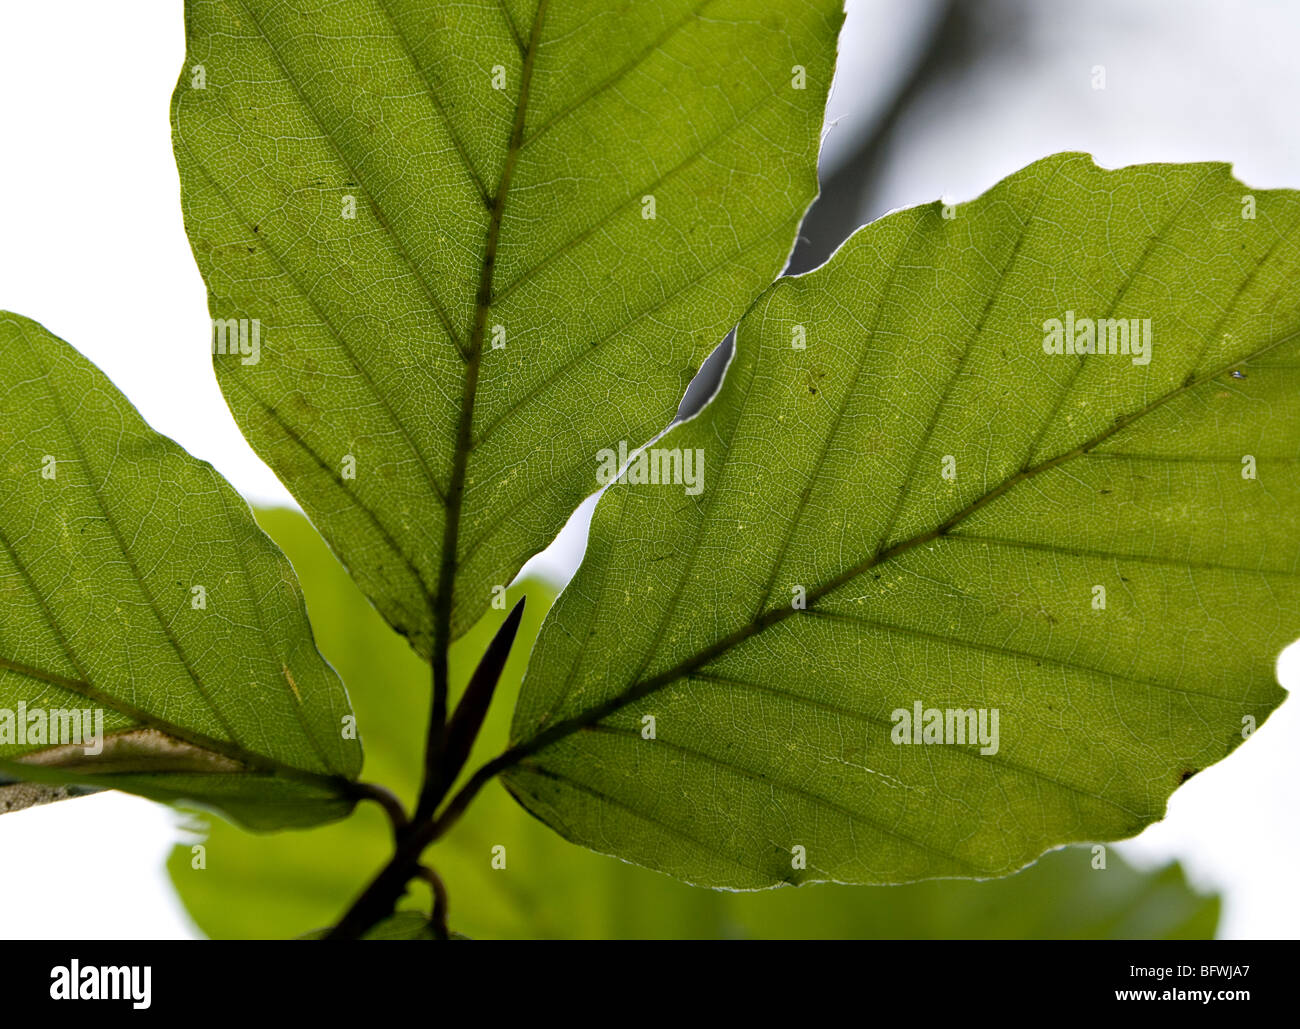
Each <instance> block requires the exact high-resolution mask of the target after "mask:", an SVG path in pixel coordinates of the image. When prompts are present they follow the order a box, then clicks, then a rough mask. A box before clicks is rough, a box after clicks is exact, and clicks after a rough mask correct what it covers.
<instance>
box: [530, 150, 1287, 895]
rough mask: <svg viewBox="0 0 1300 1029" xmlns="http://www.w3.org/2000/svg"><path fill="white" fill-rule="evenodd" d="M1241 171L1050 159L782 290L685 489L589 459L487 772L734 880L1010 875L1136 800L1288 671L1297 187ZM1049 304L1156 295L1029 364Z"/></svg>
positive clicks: (687, 441) (750, 342) (566, 813)
mask: <svg viewBox="0 0 1300 1029" xmlns="http://www.w3.org/2000/svg"><path fill="white" fill-rule="evenodd" d="M1247 192H1249V191H1247V190H1246V189H1245V188H1244V187H1242V186H1241V185H1240V184H1239V183H1236V182H1235V181H1234V180H1232V178H1231V175H1230V173H1229V171H1228V170H1227V168H1226V167H1225V166H1221V165H1193V166H1178V165H1147V166H1138V167H1135V168H1128V169H1121V170H1118V171H1104V170H1102V169H1099V168H1097V167H1096V166H1095V165H1092V164H1091V162H1090V161H1089V160H1088V159H1087V158H1086V157H1085V156H1083V155H1069V154H1066V155H1058V156H1057V157H1054V158H1048V159H1046V160H1044V161H1042V162H1039V163H1038V164H1036V165H1033V166H1030V168H1028V169H1025V170H1024V171H1022V172H1020V173H1017V174H1016V175H1014V176H1011V177H1010V178H1009V179H1007V180H1004V182H1002V183H1000V184H999V185H998V186H996V187H994V189H993V190H991V191H990V192H989V193H987V194H985V196H983V197H981V198H979V199H978V200H976V201H973V202H972V203H971V204H968V205H964V206H963V207H962V208H959V209H958V212H957V217H956V218H955V219H951V218H948V217H945V215H944V213H943V209H942V208H941V207H940V206H939V205H931V206H929V207H924V208H916V209H913V210H910V211H903V212H899V213H896V214H894V215H891V216H889V217H887V218H885V219H882V220H881V221H880V222H877V223H875V224H874V225H871V226H868V227H867V228H865V229H863V230H860V232H859V233H858V234H856V235H855V236H854V237H853V239H852V240H850V242H849V243H848V244H846V245H845V247H844V248H842V249H841V251H840V252H839V253H838V254H837V255H836V257H835V258H834V259H833V260H832V261H831V262H829V263H828V264H827V265H826V266H824V267H823V268H822V269H819V270H818V271H817V272H813V273H810V274H809V275H806V276H800V277H796V278H793V279H785V280H781V281H780V282H779V283H778V284H777V285H776V286H774V287H773V288H772V289H771V290H770V291H769V292H768V294H767V295H766V296H765V297H764V298H763V299H762V300H760V301H759V302H758V303H757V304H756V305H755V308H754V309H753V310H752V311H751V313H750V314H749V315H748V316H747V318H746V320H745V322H743V323H742V326H741V329H740V331H739V333H738V342H737V356H736V358H735V359H734V361H733V365H732V367H731V369H730V370H729V372H728V379H727V381H726V383H724V386H723V390H722V392H720V394H719V395H718V397H717V398H715V400H714V402H713V403H712V404H711V405H710V407H709V408H708V409H706V410H705V411H704V412H703V413H702V414H701V415H700V416H699V417H697V418H696V419H695V420H694V421H693V422H690V423H686V424H684V425H682V426H680V427H678V428H676V429H674V430H673V431H672V432H671V433H670V434H669V435H668V436H667V437H665V438H664V440H662V441H661V445H662V447H663V449H664V450H665V451H671V450H673V449H675V448H676V449H681V450H682V451H683V453H685V452H687V451H690V450H696V451H704V452H706V453H711V454H714V455H718V454H719V453H721V459H722V467H721V468H720V469H715V470H714V471H713V472H712V475H713V479H712V482H713V485H712V487H711V495H710V491H709V490H706V491H705V495H704V496H702V497H697V498H691V497H689V496H687V497H685V498H683V497H682V496H681V494H680V493H679V492H678V491H677V490H675V489H674V490H669V489H666V488H664V487H662V486H655V485H639V486H629V485H627V484H626V483H620V484H619V485H617V486H616V487H614V488H613V489H611V490H609V491H607V493H606V495H605V497H604V498H603V499H602V501H601V503H600V505H599V506H598V508H597V513H596V517H595V519H594V520H593V525H592V535H591V544H590V547H589V551H588V557H587V559H586V561H585V562H584V567H583V569H582V570H580V572H579V574H578V576H577V578H576V579H575V581H574V584H573V585H572V586H571V587H570V589H569V590H567V591H566V592H565V593H564V594H563V595H562V597H561V599H560V601H559V602H558V603H557V606H556V608H555V609H554V610H553V612H552V615H551V623H552V624H551V625H550V626H549V628H548V629H547V630H544V631H543V634H542V637H541V638H540V640H539V643H538V649H537V656H536V663H535V668H534V671H533V673H532V675H531V676H530V680H529V682H526V684H525V690H524V693H523V699H522V702H521V705H520V707H519V708H518V710H517V712H516V722H515V729H514V732H513V738H514V740H515V746H516V751H515V753H516V754H517V755H518V757H519V764H518V765H517V766H516V767H515V768H514V769H512V770H510V771H508V772H507V773H506V779H507V783H508V785H509V786H510V788H511V789H512V792H514V793H515V794H516V796H517V797H519V798H520V799H521V801H522V802H523V803H524V804H525V806H527V807H528V808H529V810H531V811H533V812H534V813H535V814H537V815H538V816H539V817H541V818H542V819H543V820H544V821H547V822H549V823H550V824H552V826H554V827H556V828H558V829H559V830H560V831H561V832H562V833H563V834H565V835H566V836H568V837H569V838H571V839H575V840H577V841H578V842H582V843H584V844H585V845H588V846H594V847H596V848H597V849H601V850H606V851H613V852H615V853H618V854H619V855H620V856H623V857H625V858H629V859H631V860H636V861H638V862H639V863H645V864H649V865H650V866H651V867H656V868H659V869H661V870H664V871H669V872H672V873H673V874H676V875H679V876H682V877H685V878H688V879H690V880H691V881H694V882H702V883H705V884H708V885H723V886H731V887H741V888H756V887H762V886H766V885H772V884H773V883H777V882H783V881H791V882H798V881H804V880H806V879H835V880H842V881H855V882H897V881H911V880H913V879H921V878H928V877H932V876H935V875H958V876H970V875H975V876H981V877H983V876H989V875H998V874H1005V873H1006V872H1008V871H1013V870H1014V869H1015V868H1018V867H1021V866H1022V865H1023V864H1025V863H1026V862H1027V861H1029V860H1032V859H1033V857H1035V856H1036V855H1037V854H1038V853H1041V852H1042V851H1043V850H1045V849H1047V848H1049V847H1051V846H1055V845H1058V844H1060V843H1066V842H1072V841H1078V840H1083V839H1113V838H1119V837H1122V836H1127V835H1130V834H1132V833H1134V832H1136V831H1138V829H1140V828H1141V827H1142V826H1144V825H1146V824H1148V823H1149V822H1151V821H1154V820H1155V819H1157V818H1159V817H1161V815H1162V814H1163V810H1164V803H1165V798H1166V797H1167V796H1168V794H1169V793H1170V792H1172V790H1173V789H1174V788H1176V786H1177V785H1178V784H1179V783H1180V782H1181V781H1183V779H1184V778H1185V777H1186V776H1187V775H1188V774H1194V773H1195V772H1196V771H1198V770H1199V769H1201V768H1204V767H1205V766H1206V765H1208V764H1211V763H1213V762H1214V761H1217V760H1219V759H1220V758H1222V757H1223V756H1225V755H1226V754H1227V753H1229V752H1230V751H1231V750H1232V749H1233V748H1234V747H1235V746H1236V745H1238V744H1239V743H1240V742H1241V740H1242V738H1243V734H1242V726H1243V719H1247V718H1248V719H1251V720H1253V721H1252V722H1251V723H1250V724H1252V725H1253V724H1258V723H1260V722H1262V721H1263V720H1264V719H1265V718H1266V717H1267V715H1268V712H1269V711H1271V710H1272V709H1273V708H1274V707H1275V706H1276V705H1277V703H1279V702H1280V700H1281V699H1282V698H1283V697H1284V696H1285V694H1284V692H1283V691H1282V690H1281V689H1280V688H1279V687H1278V686H1277V684H1276V683H1275V681H1274V677H1273V669H1272V662H1273V659H1274V657H1275V655H1276V653H1277V652H1278V651H1279V650H1280V649H1281V647H1282V646H1283V645H1285V644H1286V643H1287V642H1289V641H1290V640H1291V639H1292V638H1293V637H1294V635H1295V633H1296V631H1297V628H1300V589H1298V588H1297V587H1298V585H1300V580H1298V579H1297V567H1296V556H1295V555H1296V548H1295V539H1296V536H1297V519H1296V512H1297V511H1298V510H1300V496H1297V493H1296V488H1295V485H1294V483H1293V482H1291V481H1288V479H1289V477H1288V476H1287V474H1286V473H1285V469H1286V468H1287V467H1288V465H1289V463H1290V462H1292V461H1294V460H1295V458H1296V454H1297V449H1298V443H1297V441H1300V424H1298V423H1297V413H1296V411H1295V405H1294V403H1288V401H1287V397H1288V396H1290V395H1292V394H1293V392H1294V385H1293V383H1292V382H1291V380H1290V379H1289V378H1288V376H1289V375H1290V374H1291V370H1289V369H1288V368H1287V367H1285V366H1284V364H1283V363H1279V362H1284V360H1285V356H1286V355H1287V354H1290V353H1292V352H1294V350H1295V349H1296V341H1297V339H1300V300H1298V298H1297V295H1296V291H1295V290H1294V289H1293V288H1292V287H1291V285H1290V283H1291V282H1292V281H1293V280H1294V273H1295V270H1296V267H1297V265H1300V255H1298V254H1297V250H1296V246H1295V242H1294V233H1293V232H1292V229H1294V228H1295V226H1296V225H1297V223H1298V221H1300V205H1297V203H1296V199H1295V194H1294V193H1291V192H1288V191H1267V192H1266V191H1254V195H1255V196H1256V198H1257V199H1262V200H1263V202H1264V204H1265V205H1266V210H1267V212H1268V213H1267V215H1266V220H1264V221H1262V222H1259V223H1253V224H1252V223H1249V222H1246V221H1245V220H1243V219H1241V218H1240V216H1239V212H1240V210H1241V207H1240V198H1241V196H1242V195H1243V193H1247ZM1099 205H1104V206H1100V207H1099ZM1099 212H1100V213H1099ZM1067 309H1068V310H1070V311H1071V312H1073V311H1074V310H1075V309H1077V310H1078V312H1079V316H1080V318H1083V317H1084V316H1085V315H1087V316H1089V317H1095V318H1112V317H1119V318H1124V319H1129V318H1133V317H1137V318H1141V317H1151V318H1152V319H1153V320H1154V322H1155V323H1156V325H1157V326H1159V331H1158V333H1157V335H1156V336H1155V340H1156V342H1155V344H1154V349H1153V352H1152V353H1153V357H1152V360H1151V361H1150V362H1149V363H1146V364H1141V363H1139V362H1137V361H1132V360H1131V357H1133V356H1139V355H1128V354H1118V355H1117V354H1110V353H1107V354H1105V355H1098V354H1091V355H1068V354H1048V353H1047V352H1046V351H1045V350H1044V349H1043V348H1042V346H1041V345H1040V344H1041V343H1042V341H1043V339H1044V333H1045V332H1046V331H1047V328H1048V320H1049V319H1050V318H1053V317H1056V318H1063V317H1064V316H1065V314H1066V311H1067ZM1071 316H1072V315H1071ZM796 327H800V328H801V329H802V330H803V331H804V332H805V333H806V335H807V345H806V349H800V348H798V347H797V346H792V339H797V338H798V337H797V335H796V336H792V333H793V332H794V330H795V328H796ZM1234 369H1236V370H1237V371H1238V373H1239V374H1241V375H1245V376H1246V378H1244V379H1238V378H1234V377H1233V376H1232V374H1231V373H1232V371H1233V370H1234ZM1242 369H1246V370H1245V371H1243V370H1242ZM1288 391H1289V392H1288ZM1244 453H1250V454H1252V455H1254V456H1256V457H1257V458H1258V461H1259V464H1260V467H1267V468H1268V473H1267V474H1268V483H1267V488H1254V489H1253V488H1252V487H1256V486H1258V485H1259V483H1258V482H1257V481H1256V480H1248V479H1244V478H1242V477H1241V476H1240V475H1238V474H1237V473H1238V470H1239V469H1241V468H1242V467H1243V464H1242V462H1241V460H1240V459H1241V455H1242V454H1244ZM1094 454H1096V455H1097V456H1096V457H1094V456H1093V455H1094ZM1202 455H1204V456H1206V457H1209V458H1212V459H1213V460H1210V461H1204V462H1202V461H1201V460H1200V458H1201V456H1202ZM1189 458H1191V460H1189ZM948 461H951V462H952V464H953V467H954V468H955V469H956V476H955V478H948V477H946V476H945V475H944V474H943V470H944V468H945V465H946V463H947V462H948ZM1144 461H1146V462H1148V464H1147V465H1145V466H1144V465H1143V464H1142V462H1144ZM1133 465H1136V466H1137V467H1136V470H1134V468H1131V467H1128V466H1133ZM1243 529H1244V530H1245V531H1242V530H1243ZM966 534H969V536H967V535H966ZM625 539H626V540H636V541H637V542H636V549H635V550H634V551H633V552H629V550H630V548H629V547H628V546H627V545H625V544H623V543H622V542H621V540H625ZM683 541H685V542H683ZM1049 558H1050V560H1049ZM1097 585H1102V586H1105V587H1106V588H1107V590H1108V592H1107V594H1106V596H1107V597H1108V598H1109V607H1108V608H1104V609H1102V610H1100V611H1099V610H1096V609H1090V603H1089V602H1090V600H1092V599H1093V597H1094V596H1096V594H1095V593H1092V592H1091V591H1092V590H1093V588H1094V586H1097ZM799 590H802V591H803V595H804V598H805V599H806V609H801V608H798V607H796V606H795V604H794V603H793V601H794V600H795V599H796V597H797V596H798V592H797V591H799ZM783 598H784V599H783ZM1211 598H1212V599H1211ZM602 605H604V606H605V607H606V608H607V609H609V610H616V611H622V612H624V615H623V617H622V618H612V617H610V616H608V615H605V614H603V613H602V611H601V606H602ZM918 701H919V702H922V704H923V711H928V710H932V709H933V710H938V711H940V712H941V713H943V712H946V711H948V710H950V709H951V710H957V711H966V710H972V711H973V710H975V709H977V708H978V709H982V710H986V711H991V710H992V709H998V710H1000V711H1001V712H1003V716H1004V718H1005V719H1008V720H1011V721H1004V722H1003V729H1004V730H1005V731H1007V732H1008V733H1009V734H1010V743H1008V742H1006V740H1005V739H1004V742H1003V747H1002V750H1001V751H1000V752H996V753H995V754H993V755H989V756H984V755H981V754H979V753H978V752H977V751H978V749H979V748H971V747H962V746H953V747H916V748H915V749H912V748H909V747H906V746H901V745H900V746H895V747H891V746H890V740H891V733H892V732H893V730H894V728H895V727H896V726H897V725H898V724H899V722H900V721H901V719H900V718H899V716H898V712H900V711H902V712H904V714H907V715H910V714H911V712H912V709H913V705H914V703H915V702H918ZM646 714H654V715H656V717H657V719H658V722H659V725H660V730H659V737H658V739H657V740H656V741H653V742H649V741H646V740H643V739H641V736H640V729H641V726H640V724H639V722H638V717H639V716H643V715H646ZM926 717H928V716H926ZM990 717H991V715H990ZM733 718H734V719H737V720H739V724H740V725H741V726H742V727H743V732H741V733H739V734H738V733H737V732H736V731H735V729H734V728H732V727H731V721H730V720H731V719H733ZM665 724H667V725H668V726H669V729H670V731H668V732H667V735H665V730H664V728H663V726H664V725H665ZM873 754H874V755H875V759H874V760H872V755H873ZM999 769H1000V771H997V770H999ZM647 783H652V784H654V787H653V788H650V789H647V785H646V784H647ZM949 783H951V784H952V785H951V786H950V787H949V786H948V785H947V784H949ZM774 798H779V799H775V800H774ZM972 812H977V813H978V817H977V816H976V815H973V814H972ZM972 821H975V822H978V825H977V826H972V824H971V822H972ZM670 841H671V842H670ZM858 841H861V842H858ZM795 846H806V847H807V849H808V852H809V854H810V855H811V853H812V851H813V850H814V849H815V850H816V851H817V852H818V854H819V855H821V856H820V858H819V859H818V860H817V866H816V867H815V868H814V859H813V858H812V857H811V856H809V859H808V862H809V863H808V868H807V869H806V870H801V869H798V868H797V867H795V868H792V867H791V857H790V855H791V848H793V847H795Z"/></svg>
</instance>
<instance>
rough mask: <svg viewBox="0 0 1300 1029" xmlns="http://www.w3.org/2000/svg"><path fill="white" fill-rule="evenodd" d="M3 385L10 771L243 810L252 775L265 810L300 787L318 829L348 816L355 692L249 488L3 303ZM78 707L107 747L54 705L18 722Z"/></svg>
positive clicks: (3, 737)
mask: <svg viewBox="0 0 1300 1029" xmlns="http://www.w3.org/2000/svg"><path fill="white" fill-rule="evenodd" d="M0 386H2V387H3V396H2V397H0V423H2V426H3V427H2V428H0V446H2V448H3V458H0V459H2V460H3V462H4V466H5V468H6V470H7V473H8V475H9V477H10V478H11V480H12V481H13V482H14V483H15V484H16V486H17V488H16V489H14V490H13V491H12V492H11V493H10V495H9V496H8V498H7V500H6V503H5V505H4V507H3V509H0V574H2V575H3V583H4V589H3V594H2V600H3V610H4V620H3V628H0V698H3V700H4V701H5V703H4V705H3V706H4V708H5V710H6V712H8V714H9V718H7V719H5V721H4V724H3V725H0V760H3V762H4V765H5V768H6V771H8V772H10V773H11V774H19V775H21V776H22V777H23V778H24V779H25V780H28V781H36V782H54V783H58V782H74V783H79V784H81V785H87V786H104V785H113V786H120V787H121V788H124V789H128V790H133V791H135V792H141V793H144V794H146V795H151V796H162V797H165V798H166V799H177V794H176V792H175V791H176V790H180V789H182V787H183V791H184V792H185V793H186V795H188V796H192V797H193V798H194V799H196V800H199V801H204V800H214V802H220V803H226V802H227V801H228V803H227V809H228V810H234V811H237V812H238V815H237V817H238V816H243V817H244V818H245V820H252V821H258V820H259V818H260V816H259V813H258V811H257V810H256V809H257V806H258V805H257V796H258V789H259V788H260V789H262V790H263V791H264V792H265V794H266V796H267V798H268V803H267V812H266V814H267V817H269V818H270V819H271V820H272V821H273V822H279V821H281V820H282V819H285V818H288V817H289V816H288V814H287V813H286V810H285V808H286V804H285V802H284V801H283V800H282V799H279V798H281V797H283V796H285V795H288V796H290V797H292V796H295V795H298V794H301V795H302V798H303V803H304V811H303V813H302V814H301V815H300V816H298V817H299V819H300V820H306V821H308V822H309V823H310V822H314V821H319V820H320V819H321V817H338V816H339V815H340V814H342V813H346V811H347V810H350V808H351V806H352V803H353V801H352V799H351V798H350V797H349V795H348V790H347V788H346V783H347V781H348V780H350V779H353V778H355V777H356V775H357V773H358V772H359V770H360V762H361V755H360V748H359V746H358V744H357V743H356V741H355V738H354V739H352V740H351V741H349V740H346V739H344V738H343V736H342V734H341V720H342V718H343V717H344V716H345V715H347V714H349V713H350V707H349V706H348V702H347V695H346V693H345V692H344V690H343V687H342V684H341V683H340V682H339V680H338V677H337V676H336V675H335V674H334V672H333V670H332V669H330V668H329V666H328V665H326V664H325V663H324V662H323V660H322V659H321V658H320V655H319V653H318V652H317V651H316V649H315V644H314V642H313V640H312V637H311V630H310V627H309V626H308V624H307V620H306V611H305V608H304V606H303V599H302V594H301V592H300V590H299V589H298V587H297V583H296V580H295V579H294V576H293V572H292V569H291V568H290V567H289V565H288V562H287V561H286V560H285V558H284V556H283V554H281V553H280V551H279V550H278V549H277V548H276V547H275V546H274V544H272V543H271V541H270V540H269V539H268V538H267V537H266V536H265V535H264V534H263V533H261V532H260V530H258V529H257V527H256V525H255V524H254V523H253V521H252V517H251V514H250V513H249V512H248V508H247V506H246V505H245V504H244V503H243V501H242V500H241V499H240V498H239V497H238V496H237V495H236V494H235V493H234V491H233V490H232V489H231V488H230V486H229V485H228V484H227V483H225V481H224V480H222V479H221V478H220V477H219V476H218V475H217V474H216V472H215V471H214V470H213V469H212V468H211V466H209V465H207V464H206V463H205V462H200V461H197V460H195V459H194V458H192V457H190V456H189V455H188V454H186V453H185V452H184V451H183V450H182V449H181V448H180V447H178V446H177V445H176V444H175V443H173V442H172V441H170V440H168V439H166V438H165V437H163V436H160V435H158V434H157V433H154V432H153V431H152V430H151V429H149V427H148V426H147V425H146V424H145V423H144V421H143V420H142V419H141V418H140V416H139V415H138V413H136V412H135V410H134V409H133V408H131V407H130V405H129V404H128V403H127V402H126V400H125V399H124V398H123V397H122V396H121V394H119V393H118V392H117V391H116V389H114V388H113V386H112V384H111V383H110V382H109V381H108V380H107V379H106V378H105V377H104V376H103V374H102V373H101V372H99V370H98V369H96V368H95V367H94V366H93V365H92V364H90V362H88V361H86V360H85V359H84V358H83V357H81V356H80V355H79V354H77V353H76V352H75V351H74V350H72V348H71V347H69V346H68V345H67V344H66V343H64V342H63V341H61V340H59V339H57V338H56V337H54V336H53V335H51V334H50V333H49V332H47V331H46V330H45V329H43V328H42V327H41V326H39V325H37V324H36V323H35V322H32V321H30V320H29V319H26V318H21V317H19V316H16V315H11V314H7V313H6V314H3V315H0ZM87 701H89V702H91V703H92V704H94V705H97V707H98V709H99V711H100V712H101V713H100V715H96V716H95V718H96V719H98V718H99V717H101V716H102V719H103V721H102V724H101V723H98V721H97V723H96V724H97V725H101V728H102V731H103V733H104V734H105V735H104V737H103V739H102V740H101V741H100V742H101V746H102V750H101V751H100V752H99V753H89V752H87V751H86V750H85V748H84V747H82V746H80V745H71V746H69V745H67V743H68V741H66V740H55V739H54V738H53V737H54V733H53V731H52V729H51V728H50V724H49V717H50V716H49V715H43V716H41V718H39V719H37V720H36V722H33V726H35V725H36V724H38V723H39V724H42V725H44V726H45V729H43V730H42V731H41V732H40V734H39V736H38V734H37V733H36V732H35V731H34V730H33V731H32V732H30V733H29V732H28V727H27V726H26V725H24V726H23V727H22V728H20V727H19V725H18V723H19V722H20V721H25V720H26V717H29V716H34V715H35V712H36V711H37V710H40V711H42V712H44V711H46V709H48V710H50V711H57V712H62V711H77V712H81V713H83V714H87V713H89V712H90V711H92V710H94V709H90V708H86V707H85V704H86V702H87ZM60 717H62V716H60ZM68 724H69V725H71V723H70V722H69V723H68ZM78 724H80V720H79V723H78ZM5 730H7V731H5ZM78 733H79V736H80V738H81V739H88V738H89V737H90V736H91V735H92V730H91V727H90V726H89V725H84V726H83V727H82V728H80V729H79V730H78ZM73 742H74V744H75V743H76V741H73ZM169 776H171V778H169ZM232 776H233V777H235V778H238V777H240V776H247V780H246V781H244V784H242V785H237V786H232V783H230V782H229V781H228V780H229V779H231V777H232ZM254 779H255V780H257V782H258V786H257V787H255V788H253V789H252V790H248V789H247V788H246V785H247V782H251V781H252V780H254ZM168 782H170V783H171V785H170V786H168V785H167V783H168ZM272 795H274V797H273V796H272ZM289 806H291V804H290V805H289ZM272 809H274V810H272Z"/></svg>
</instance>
